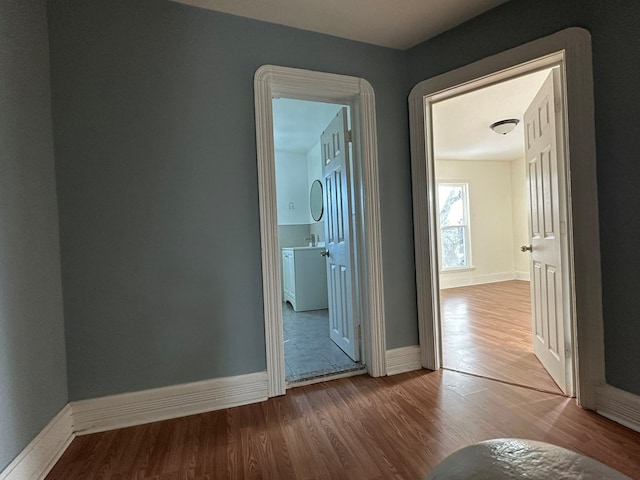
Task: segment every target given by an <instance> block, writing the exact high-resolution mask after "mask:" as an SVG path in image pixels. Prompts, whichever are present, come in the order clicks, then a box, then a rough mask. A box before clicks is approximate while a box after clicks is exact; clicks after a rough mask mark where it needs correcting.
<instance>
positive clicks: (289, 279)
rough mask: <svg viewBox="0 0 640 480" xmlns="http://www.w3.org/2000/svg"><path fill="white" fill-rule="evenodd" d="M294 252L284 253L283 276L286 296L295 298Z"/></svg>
mask: <svg viewBox="0 0 640 480" xmlns="http://www.w3.org/2000/svg"><path fill="white" fill-rule="evenodd" d="M293 272H294V263H293V252H291V251H287V252H282V276H283V287H284V293H285V295H288V296H290V297H294V296H295V286H294V275H293Z"/></svg>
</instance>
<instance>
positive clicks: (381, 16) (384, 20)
mask: <svg viewBox="0 0 640 480" xmlns="http://www.w3.org/2000/svg"><path fill="white" fill-rule="evenodd" d="M174 1H176V2H179V3H184V4H187V5H192V6H196V7H201V8H207V9H210V10H217V11H220V12H225V13H230V14H232V15H238V16H241V17H247V18H253V19H256V20H262V21H265V22H271V23H277V24H279V25H287V26H289V27H295V28H299V29H302V30H309V31H312V32H320V33H325V34H327V35H333V36H336V37H341V38H347V39H350V40H357V41H360V42H365V43H370V44H372V45H380V46H383V47H390V48H396V49H400V50H406V49H408V48H411V47H413V46H415V45H417V44H419V43H421V42H423V41H425V40H427V39H429V38H432V37H435V36H436V35H438V34H440V33H442V32H444V31H446V30H449V29H450V28H453V27H455V26H456V25H460V24H461V23H464V22H466V21H467V20H469V19H471V18H473V17H475V16H477V15H480V14H481V13H484V12H486V11H488V10H491V9H492V8H494V7H496V6H498V5H500V4H502V3H505V2H506V1H507V0H446V1H445V0H402V1H398V0H392V1H390V0H348V1H345V0H174Z"/></svg>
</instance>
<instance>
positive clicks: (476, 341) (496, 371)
mask: <svg viewBox="0 0 640 480" xmlns="http://www.w3.org/2000/svg"><path fill="white" fill-rule="evenodd" d="M440 305H441V311H442V364H443V366H444V367H445V368H449V369H452V370H456V371H459V372H465V373H471V374H473V375H479V376H481V377H486V378H493V379H496V380H501V381H505V382H509V383H514V384H516V385H523V386H527V387H531V388H535V389H538V390H544V391H548V392H554V393H562V391H561V390H560V388H558V386H557V385H556V383H555V382H554V381H553V379H552V378H551V377H550V376H549V374H548V373H547V371H546V370H545V369H544V367H543V366H542V364H541V363H540V361H539V360H538V358H537V357H536V356H535V355H534V353H533V342H532V339H531V335H532V333H531V296H530V290H529V282H523V281H519V280H512V281H508V282H499V283H488V284H484V285H473V286H469V287H459V288H447V289H444V290H441V291H440Z"/></svg>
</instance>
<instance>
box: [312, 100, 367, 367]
mask: <svg viewBox="0 0 640 480" xmlns="http://www.w3.org/2000/svg"><path fill="white" fill-rule="evenodd" d="M346 138H347V109H346V108H344V107H343V108H342V109H341V110H340V112H339V113H338V114H337V115H336V117H335V118H334V119H333V120H332V121H331V123H330V124H329V125H328V126H327V128H326V129H325V131H324V132H323V133H322V136H321V143H322V156H323V162H322V163H323V175H324V191H325V198H324V201H325V211H326V213H327V216H326V218H325V222H324V224H325V246H326V253H328V256H327V257H326V259H327V260H326V261H327V282H328V283H329V285H328V292H329V329H330V337H331V340H333V341H334V343H335V344H336V345H338V346H339V347H340V348H341V349H342V350H343V351H344V352H345V353H346V354H347V355H349V357H351V358H352V359H353V360H354V361H358V360H359V359H360V346H359V337H358V330H359V329H358V323H359V321H358V318H357V316H356V312H355V309H354V303H353V299H354V278H353V274H354V272H353V268H352V266H353V251H352V243H351V232H350V223H349V220H350V219H349V212H351V195H350V185H351V183H350V171H349V166H350V163H349V150H348V148H347V144H346Z"/></svg>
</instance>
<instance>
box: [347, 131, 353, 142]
mask: <svg viewBox="0 0 640 480" xmlns="http://www.w3.org/2000/svg"><path fill="white" fill-rule="evenodd" d="M347 143H353V131H352V130H347Z"/></svg>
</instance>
